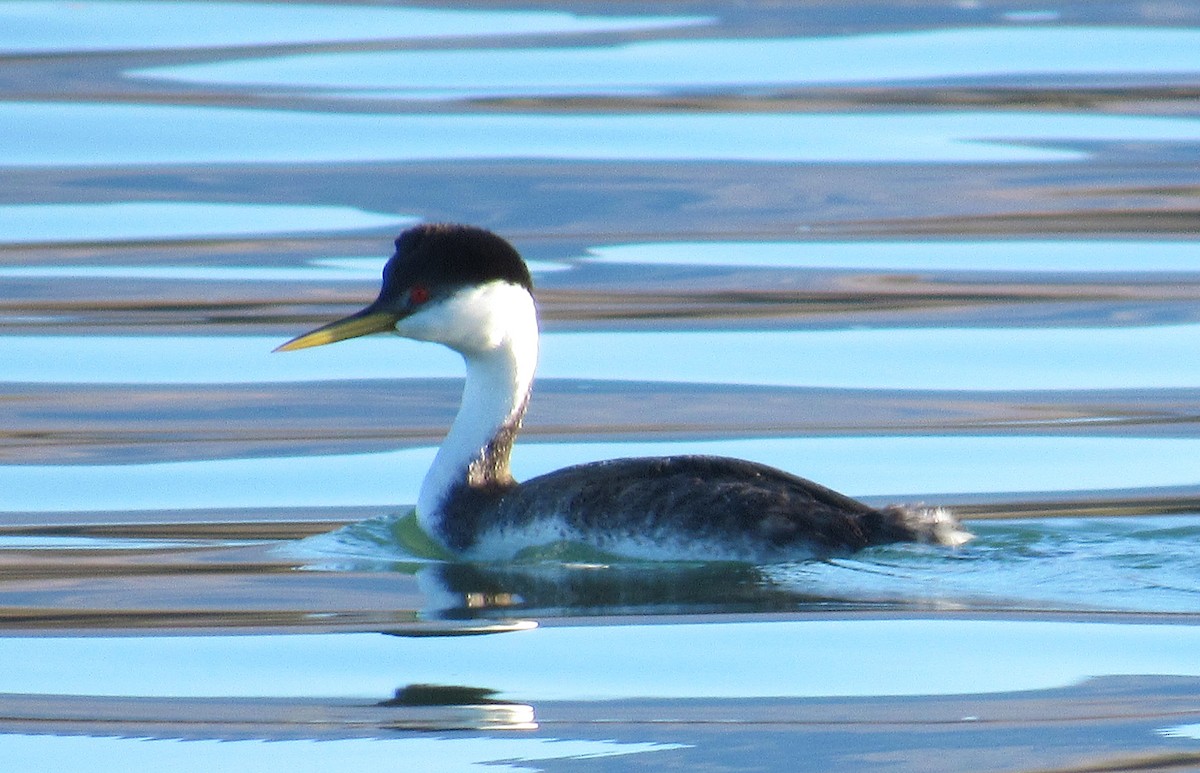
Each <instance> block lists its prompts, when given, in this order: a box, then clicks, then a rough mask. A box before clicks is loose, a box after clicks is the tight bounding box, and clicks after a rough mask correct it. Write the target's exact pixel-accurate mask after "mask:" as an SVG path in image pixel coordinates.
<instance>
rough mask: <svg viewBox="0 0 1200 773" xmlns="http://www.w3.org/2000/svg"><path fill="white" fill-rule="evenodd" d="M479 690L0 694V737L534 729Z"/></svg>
mask: <svg viewBox="0 0 1200 773" xmlns="http://www.w3.org/2000/svg"><path fill="white" fill-rule="evenodd" d="M493 694H494V691H493V690H489V689H486V688H479V687H457V686H446V687H443V686H440V685H408V686H405V687H401V688H399V689H397V690H396V694H395V696H394V697H392V698H389V699H386V700H381V701H378V702H374V703H372V702H363V701H355V700H352V699H318V698H290V699H289V698H270V697H255V698H233V697H230V698H150V697H115V696H114V697H105V696H90V695H13V694H2V693H0V714H2V716H0V745H2V734H4V733H36V734H52V735H90V736H111V735H123V736H127V737H137V738H143V739H152V738H156V739H175V740H221V741H241V740H262V741H288V740H301V739H310V740H337V739H350V738H390V737H394V736H395V734H396V732H397V731H406V732H412V731H467V730H476V731H496V730H533V729H536V728H537V722H536V720H535V719H534V710H533V707H532V706H529V705H526V704H523V703H517V702H514V701H505V700H499V699H496V698H490V697H489V696H491V695H493Z"/></svg>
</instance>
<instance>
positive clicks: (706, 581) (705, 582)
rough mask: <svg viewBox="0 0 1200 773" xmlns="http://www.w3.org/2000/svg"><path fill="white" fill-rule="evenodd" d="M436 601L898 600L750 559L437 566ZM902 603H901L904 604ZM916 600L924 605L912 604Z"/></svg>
mask: <svg viewBox="0 0 1200 773" xmlns="http://www.w3.org/2000/svg"><path fill="white" fill-rule="evenodd" d="M419 578H420V582H421V587H422V589H423V590H424V591H425V592H426V598H427V600H428V601H429V603H430V606H429V607H426V609H425V614H426V615H427V616H431V617H437V618H442V619H447V620H456V619H471V618H475V617H492V616H495V615H497V614H500V615H512V614H515V613H520V614H522V615H527V616H536V615H546V616H553V617H561V616H597V615H621V614H639V615H648V614H667V615H669V614H701V613H730V614H732V613H748V612H759V613H762V612H784V611H788V612H794V611H802V610H809V611H817V610H826V611H829V610H846V609H869V608H877V607H879V606H880V605H881V604H886V605H888V606H891V605H892V604H893V603H894V602H893V600H892V599H886V600H885V599H882V598H878V597H876V598H871V597H869V596H866V595H863V596H860V597H857V598H856V597H855V594H854V593H853V592H850V593H847V594H846V595H826V594H822V593H810V592H806V591H805V590H804V589H803V588H798V587H795V586H792V587H788V586H787V585H785V584H781V583H778V582H776V581H775V580H774V579H772V578H771V576H770V575H769V574H768V573H767V572H766V571H764V568H763V567H758V566H754V565H750V564H733V563H708V564H657V565H655V564H628V565H620V564H615V565H609V564H605V565H580V564H556V563H551V562H547V563H545V564H538V565H514V564H494V565H479V564H435V565H431V566H427V567H425V568H423V569H421V570H420V572H419ZM901 603H902V604H903V602H901ZM912 603H913V604H914V605H918V602H916V601H913V602H912Z"/></svg>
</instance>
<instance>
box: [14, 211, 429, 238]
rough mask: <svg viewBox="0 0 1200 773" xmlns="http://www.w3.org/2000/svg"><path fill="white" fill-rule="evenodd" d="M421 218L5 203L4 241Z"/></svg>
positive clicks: (284, 229) (264, 230) (252, 230)
mask: <svg viewBox="0 0 1200 773" xmlns="http://www.w3.org/2000/svg"><path fill="white" fill-rule="evenodd" d="M415 222H416V218H413V217H406V216H403V215H384V214H380V213H375V212H361V211H358V210H355V209H351V208H348V207H296V206H280V205H271V204H253V205H250V204H211V203H198V202H187V203H165V202H123V203H119V204H30V205H25V206H2V205H0V231H2V232H3V233H4V241H5V242H6V243H12V244H23V243H26V242H96V241H135V240H155V241H161V240H170V239H194V238H200V237H208V238H212V237H220V236H224V237H230V236H240V235H265V234H272V233H305V232H314V231H316V232H331V231H332V232H337V231H353V230H365V229H373V228H380V227H383V226H388V227H391V228H404V227H406V226H409V225H412V224H414V223H415Z"/></svg>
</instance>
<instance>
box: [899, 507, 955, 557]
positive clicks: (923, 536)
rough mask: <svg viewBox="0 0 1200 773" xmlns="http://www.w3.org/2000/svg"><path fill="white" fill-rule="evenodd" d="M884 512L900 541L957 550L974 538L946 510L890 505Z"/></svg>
mask: <svg viewBox="0 0 1200 773" xmlns="http://www.w3.org/2000/svg"><path fill="white" fill-rule="evenodd" d="M882 512H883V514H884V516H885V517H886V518H887V521H888V523H889V524H890V525H891V526H892V527H893V528H894V529H895V530H896V531H897V532H898V533H899V534H900V535H903V536H901V537H900V538H901V539H905V540H910V541H913V542H924V543H928V544H932V545H946V546H949V547H958V546H959V545H962V544H964V543H966V542H969V541H970V540H972V539H974V538H975V535H974V534H972V533H971V532H969V531H967V530H966V529H964V528H963V527H962V524H960V523H959V521H958V519H957V518H955V517H954V514H953V513H951V512H950V511H949V510H947V509H946V508H944V507H924V506H922V505H889V506H888V507H885V508H883V510H882Z"/></svg>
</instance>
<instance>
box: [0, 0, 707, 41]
mask: <svg viewBox="0 0 1200 773" xmlns="http://www.w3.org/2000/svg"><path fill="white" fill-rule="evenodd" d="M710 21H711V19H709V18H705V17H694V16H692V17H688V16H594V15H583V14H574V13H569V12H565V11H527V10H504V11H484V10H478V9H476V10H470V9H465V8H403V7H378V6H368V5H353V4H342V3H338V4H329V5H321V4H318V3H312V4H308V3H305V4H301V5H296V4H284V3H253V2H251V3H226V2H204V3H187V2H183V3H181V2H158V1H157V0H156V2H138V1H137V0H125V1H121V0H105V1H104V2H94V1H93V2H87V1H85V2H54V1H51V2H44V1H42V0H18V1H17V2H11V1H9V2H0V22H2V23H0V51H5V52H7V53H17V52H22V53H32V52H55V51H64V52H72V51H104V50H119V49H123V48H124V49H134V50H144V49H150V48H162V49H179V48H193V47H197V48H199V47H203V48H207V47H218V46H219V47H224V46H245V45H259V46H261V45H273V44H274V45H278V44H285V43H321V42H328V43H336V42H342V41H355V40H357V41H366V40H387V39H395V38H401V39H421V38H446V37H449V38H462V37H490V36H497V35H563V34H571V33H586V32H612V31H620V30H655V29H670V28H673V27H687V26H691V25H697V24H706V23H709V22H710Z"/></svg>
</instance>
